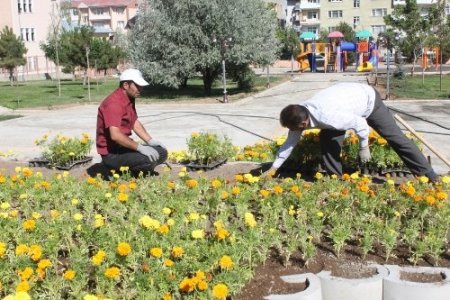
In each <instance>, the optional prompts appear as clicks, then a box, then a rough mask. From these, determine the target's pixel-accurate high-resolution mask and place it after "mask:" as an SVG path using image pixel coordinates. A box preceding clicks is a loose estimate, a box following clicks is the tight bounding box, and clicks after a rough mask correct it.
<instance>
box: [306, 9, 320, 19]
mask: <svg viewBox="0 0 450 300" xmlns="http://www.w3.org/2000/svg"><path fill="white" fill-rule="evenodd" d="M317 14H318V13H317V11H308V19H317Z"/></svg>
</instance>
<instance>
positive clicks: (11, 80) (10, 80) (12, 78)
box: [9, 69, 16, 86]
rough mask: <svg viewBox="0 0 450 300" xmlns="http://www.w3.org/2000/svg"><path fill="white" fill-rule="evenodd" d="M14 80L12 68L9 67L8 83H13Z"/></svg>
mask: <svg viewBox="0 0 450 300" xmlns="http://www.w3.org/2000/svg"><path fill="white" fill-rule="evenodd" d="M14 81H16V80H15V78H14V69H9V83H10V84H11V86H13V85H14Z"/></svg>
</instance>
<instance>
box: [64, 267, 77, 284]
mask: <svg viewBox="0 0 450 300" xmlns="http://www.w3.org/2000/svg"><path fill="white" fill-rule="evenodd" d="M76 274H77V272H75V271H74V270H72V269H68V270H66V271H64V273H63V278H64V279H65V280H69V281H70V280H73V279H74V278H75V275H76Z"/></svg>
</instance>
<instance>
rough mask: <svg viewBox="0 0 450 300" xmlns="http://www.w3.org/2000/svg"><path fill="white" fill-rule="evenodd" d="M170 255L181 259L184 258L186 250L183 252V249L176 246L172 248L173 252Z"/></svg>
mask: <svg viewBox="0 0 450 300" xmlns="http://www.w3.org/2000/svg"><path fill="white" fill-rule="evenodd" d="M170 254H171V255H172V257H175V258H180V257H182V256H183V254H184V250H183V248H182V247H179V246H174V247H173V248H172V251H171V252H170Z"/></svg>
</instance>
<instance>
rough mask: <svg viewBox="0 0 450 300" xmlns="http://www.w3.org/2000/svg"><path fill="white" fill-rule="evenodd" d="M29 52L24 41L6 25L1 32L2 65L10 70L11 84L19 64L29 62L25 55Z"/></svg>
mask: <svg viewBox="0 0 450 300" xmlns="http://www.w3.org/2000/svg"><path fill="white" fill-rule="evenodd" d="M26 53H27V48H25V44H24V42H23V41H22V40H21V39H19V38H18V37H17V36H16V35H15V34H14V32H13V30H12V28H9V27H8V26H5V27H4V28H3V30H2V31H1V32H0V67H2V68H5V69H7V70H8V71H9V80H10V82H11V85H13V82H14V81H15V76H14V70H15V68H16V67H17V66H23V65H25V64H26V63H27V60H26V59H25V57H24V55H25V54H26Z"/></svg>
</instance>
